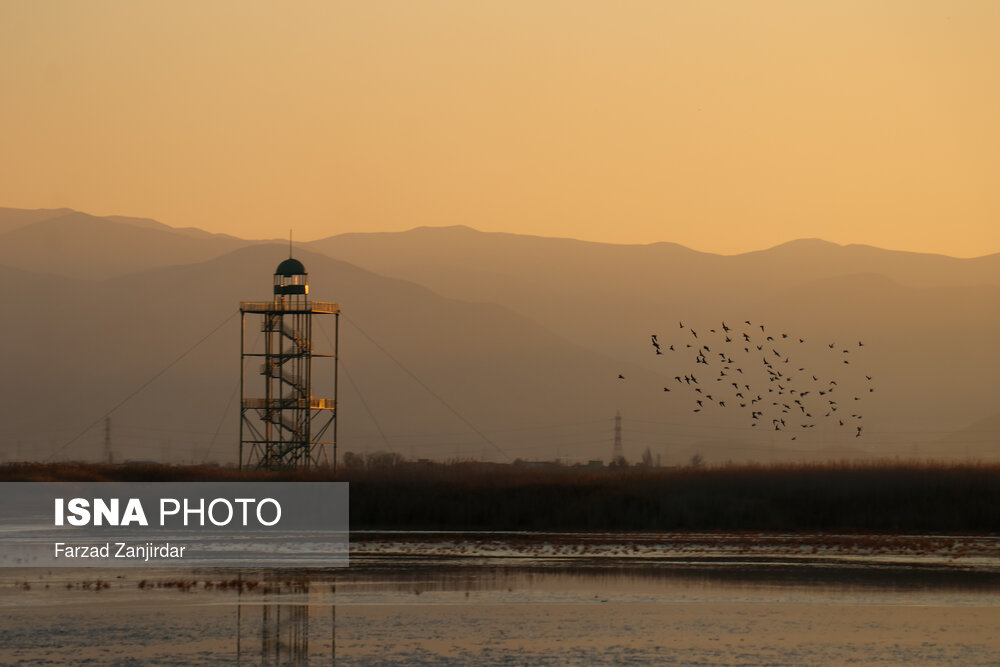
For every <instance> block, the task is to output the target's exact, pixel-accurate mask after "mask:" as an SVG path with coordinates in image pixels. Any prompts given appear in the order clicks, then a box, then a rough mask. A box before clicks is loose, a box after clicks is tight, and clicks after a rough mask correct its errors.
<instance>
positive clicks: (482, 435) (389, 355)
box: [341, 314, 511, 459]
mask: <svg viewBox="0 0 1000 667" xmlns="http://www.w3.org/2000/svg"><path fill="white" fill-rule="evenodd" d="M341 317H343V318H344V319H345V320H347V321H348V322H350V323H351V324H352V325H354V328H355V329H357V330H358V331H359V332H360V333H361V335H363V336H364V337H365V338H367V339H368V340H369V341H371V343H372V345H374V346H375V347H377V348H378V349H379V350H380V351H381V352H382V354H384V355H385V356H386V357H388V358H389V359H390V360H391V361H392V362H393V363H394V364H396V365H397V366H399V368H400V369H401V370H402V371H403V372H404V373H406V374H407V375H409V376H410V377H411V378H413V380H414V382H416V383H417V384H419V385H420V386H421V387H423V388H424V390H426V391H427V393H429V394H430V395H431V396H433V397H434V398H436V399H437V400H438V401H439V402H440V403H441V405H443V406H444V407H446V408H447V409H448V410H449V411H450V412H451V413H452V414H453V415H455V416H456V417H458V418H459V419H460V420H462V423H464V424H465V425H466V426H468V427H469V428H470V429H472V430H473V431H474V432H475V433H476V435H478V436H479V437H480V438H482V439H483V441H484V442H486V443H488V444H489V445H490V446H491V447H493V448H494V449H495V450H497V451H498V452H500V453H501V454H503V455H504V456H505V457H507V458H508V459H511V456H510V454H508V453H507V452H505V451H504V450H503V449H502V448H501V447H500V445H498V444H496V443H495V442H493V441H492V440H490V439H489V438H488V437H487V436H486V434H485V433H483V432H482V431H480V430H479V429H478V428H476V426H475V424H473V423H472V422H470V421H469V420H468V419H466V418H465V416H464V415H462V414H461V413H460V412H459V411H458V410H456V409H455V408H453V407H452V406H451V404H450V403H448V402H447V401H446V400H444V399H443V398H441V396H439V395H438V393H437V392H435V391H434V390H433V389H431V388H430V387H428V386H427V384H426V383H425V382H424V381H423V380H421V379H420V378H419V377H417V376H416V374H415V373H414V372H413V371H411V370H410V369H409V368H407V367H406V366H404V365H403V364H402V362H400V361H399V360H398V359H396V357H394V356H392V355H391V354H389V351H388V350H386V349H385V348H384V347H382V346H381V345H379V343H378V342H377V341H376V340H375V339H374V338H372V337H371V336H370V335H368V333H367V332H366V331H365V330H364V329H362V328H361V327H360V326H358V323H357V322H355V321H354V320H353V319H350V318H348V317H346V316H345V315H343V314H342V315H341Z"/></svg>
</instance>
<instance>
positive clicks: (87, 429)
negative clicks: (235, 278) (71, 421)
mask: <svg viewBox="0 0 1000 667" xmlns="http://www.w3.org/2000/svg"><path fill="white" fill-rule="evenodd" d="M238 314H239V311H236V312H234V313H232V314H231V315H229V316H228V317H226V319H224V320H222V322H220V323H219V325H218V326H217V327H215V328H214V329H212V330H211V331H209V332H208V333H207V334H205V335H204V336H203V337H202V338H201V339H200V340H198V342H196V343H195V344H194V345H192V346H191V347H189V348H188V349H186V350H185V351H184V352H183V353H182V354H181V355H180V356H179V357H177V358H176V359H174V360H173V361H171V362H170V363H169V364H167V365H166V366H165V367H164V368H163V369H162V370H160V371H159V372H157V373H156V374H155V375H153V377H151V378H149V379H148V380H146V381H145V382H143V383H142V384H141V385H139V387H138V388H137V389H136V390H135V391H133V392H132V393H131V394H129V395H128V396H126V397H125V398H123V399H122V400H120V401H119V402H118V403H117V404H116V405H115V406H114V407H113V408H111V409H110V410H108V411H107V412H105V413H104V414H103V415H101V416H100V417H98V418H97V419H95V420H94V421H93V423H91V424H89V425H88V426H87V427H86V428H84V429H83V430H82V431H80V432H79V433H77V434H76V435H75V436H73V437H72V438H70V439H69V440H68V441H67V442H66V443H65V444H63V445H62V446H60V447H58V448H56V449H55V451H53V452H52V453H51V454H49V457H48V459H46V460H47V461H51V460H52V459H53V457H55V456H56V455H57V454H59V453H60V452H62V451H63V450H64V449H66V448H67V447H69V446H70V445H72V444H73V443H74V442H76V441H77V440H79V439H80V437H81V436H82V435H83V434H84V433H86V432H87V431H89V430H90V429H92V428H94V427H95V426H97V425H98V424H100V423H101V420H103V419H105V418H107V417H109V416H110V415H111V414H112V413H113V412H114V411H115V410H117V409H118V408H120V407H121V406H123V405H125V404H126V403H128V402H129V401H130V400H132V398H134V397H135V395H136V394H138V393H139V392H140V391H142V390H143V389H145V388H146V387H148V386H149V385H151V384H153V382H155V381H156V380H157V379H158V378H159V377H160V376H161V375H163V374H164V373H166V372H167V371H169V370H170V369H171V368H173V367H174V365H176V364H177V363H178V362H179V361H180V360H181V359H183V358H184V357H186V356H187V355H189V354H191V352H193V351H194V350H195V348H197V347H198V346H199V345H201V344H202V343H204V342H205V341H206V340H208V339H209V338H210V337H211V336H212V334H214V333H215V332H216V331H218V330H219V329H221V328H222V327H224V326H225V325H226V324H228V323H229V320H231V319H233V318H234V317H236V316H237V315H238Z"/></svg>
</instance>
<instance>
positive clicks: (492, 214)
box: [0, 0, 1000, 257]
mask: <svg viewBox="0 0 1000 667" xmlns="http://www.w3.org/2000/svg"><path fill="white" fill-rule="evenodd" d="M997 34H1000V5H998V4H997V3H995V2H989V1H983V2H975V1H971V0H964V1H960V2H912V1H909V0H907V1H898V2H889V1H887V2H877V3H872V2H866V1H857V2H850V1H844V0H838V1H837V2H832V1H831V2H808V3H803V2H796V1H792V0H789V1H780V0H768V1H764V2H753V3H746V2H735V1H733V2H725V1H720V2H700V1H699V2H693V1H692V2H641V1H636V2H627V3H606V2H543V3H538V2H521V1H515V2H510V1H503V2H500V1H489V2H471V3H470V2H463V1H458V0H454V1H447V0H433V1H427V2H417V3H415V2H405V1H397V2H393V1H384V2H329V1H322V2H297V3H293V4H283V3H272V2H256V1H254V2H249V1H240V2H211V3H201V2H142V3H135V2H124V1H117V2H116V1H107V0H99V1H98V0H94V1H91V2H85V3H82V2H70V1H64V2H46V3H37V2H28V1H25V2H13V1H12V2H4V3H3V4H2V5H0V59H2V62H3V66H2V67H0V89H2V90H3V96H4V97H3V100H4V101H3V104H0V123H2V125H3V127H4V128H6V131H5V132H3V133H2V136H0V154H2V155H3V159H2V161H0V205H3V206H10V207H19V208H56V207H70V208H74V209H78V210H86V211H89V212H92V213H94V214H98V215H109V214H118V215H133V216H144V217H152V218H156V219H158V220H161V221H163V222H165V223H167V224H170V225H174V226H195V227H200V228H203V229H206V230H209V231H214V232H224V233H230V234H236V235H240V236H243V237H258V238H270V237H284V236H285V235H286V234H287V230H288V228H289V227H294V228H295V230H296V231H295V233H296V237H297V238H301V239H302V240H310V239H316V238H321V237H325V236H329V235H333V234H337V233H342V232H351V231H394V230H402V229H408V228H412V227H415V226H419V225H432V226H437V225H454V224H465V225H469V226H472V227H475V228H477V229H481V230H484V231H509V232H517V233H527V234H538V235H546V236H566V237H575V238H582V239H587V240H595V241H607V242H615V243H650V242H655V241H672V242H677V243H681V244H684V245H688V246H690V247H693V248H695V249H698V250H704V251H710V252H719V253H737V252H746V251H751V250H757V249H761V248H765V247H769V246H773V245H776V244H779V243H782V242H785V241H788V240H791V239H795V238H802V237H821V238H824V239H827V240H829V241H834V242H837V243H865V244H872V245H878V246H882V247H887V248H893V249H899V250H912V251H920V252H940V253H945V254H950V255H955V256H963V257H969V256H978V255H983V254H988V253H992V252H997V251H1000V224H997V220H998V213H1000V189H998V188H997V187H996V186H995V180H996V175H997V174H998V173H1000V125H998V123H997V122H996V119H997V115H996V112H997V109H998V108H1000V78H998V77H997V76H996V73H997V71H1000V46H998V42H997V40H996V38H995V37H996V35H997Z"/></svg>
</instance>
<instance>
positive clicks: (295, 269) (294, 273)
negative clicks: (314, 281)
mask: <svg viewBox="0 0 1000 667" xmlns="http://www.w3.org/2000/svg"><path fill="white" fill-rule="evenodd" d="M274 294H275V296H284V295H286V294H309V274H307V273H306V267H304V266H303V265H302V262H300V261H299V260H297V259H294V258H292V257H289V258H288V259H286V260H285V261H283V262H282V263H281V264H278V268H276V269H275V270H274Z"/></svg>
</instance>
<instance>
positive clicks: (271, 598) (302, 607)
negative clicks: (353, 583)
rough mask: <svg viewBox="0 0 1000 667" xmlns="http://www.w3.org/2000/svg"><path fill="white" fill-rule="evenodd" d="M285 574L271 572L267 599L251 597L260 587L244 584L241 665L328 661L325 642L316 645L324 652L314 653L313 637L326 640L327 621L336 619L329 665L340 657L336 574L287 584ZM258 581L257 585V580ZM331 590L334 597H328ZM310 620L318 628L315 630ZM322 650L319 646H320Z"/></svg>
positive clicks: (239, 604) (239, 609)
mask: <svg viewBox="0 0 1000 667" xmlns="http://www.w3.org/2000/svg"><path fill="white" fill-rule="evenodd" d="M282 574H283V573H282V572H281V571H279V570H272V571H269V572H267V575H268V577H267V581H268V583H267V584H265V585H264V587H263V591H264V592H263V596H262V595H254V594H253V593H251V592H249V590H248V589H250V590H252V589H253V588H256V587H257V586H250V585H249V583H250V582H247V584H248V585H243V580H242V578H240V585H239V586H238V588H237V591H238V592H237V601H236V664H238V665H242V664H249V665H308V664H310V661H312V662H313V664H316V662H317V661H320V662H326V658H327V654H326V651H325V648H326V647H325V646H322V645H323V644H326V642H325V641H319V642H315V641H314V643H313V647H314V648H316V649H319V650H318V652H317V653H311V652H310V638H311V636H312V635H314V634H315V635H316V638H317V639H324V637H323V635H322V634H320V633H323V631H324V627H323V626H324V625H325V620H326V618H329V620H330V633H329V655H328V657H329V660H330V661H331V663H332V662H335V661H336V657H337V605H336V604H335V603H334V599H335V597H336V593H337V584H336V580H335V578H334V579H333V581H330V579H331V578H333V577H335V575H328V576H325V577H324V578H323V579H324V581H323V582H317V583H313V582H311V581H310V579H309V578H308V577H307V576H302V575H299V576H298V577H297V578H294V579H288V578H287V577H286V578H285V579H284V581H281V580H279V579H278V577H279V576H280V575H282ZM251 581H253V582H256V581H257V580H256V579H254V580H251ZM327 591H329V595H327V594H326V592H327ZM310 621H311V622H312V626H311V627H310ZM317 643H318V644H320V646H316V644H317Z"/></svg>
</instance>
